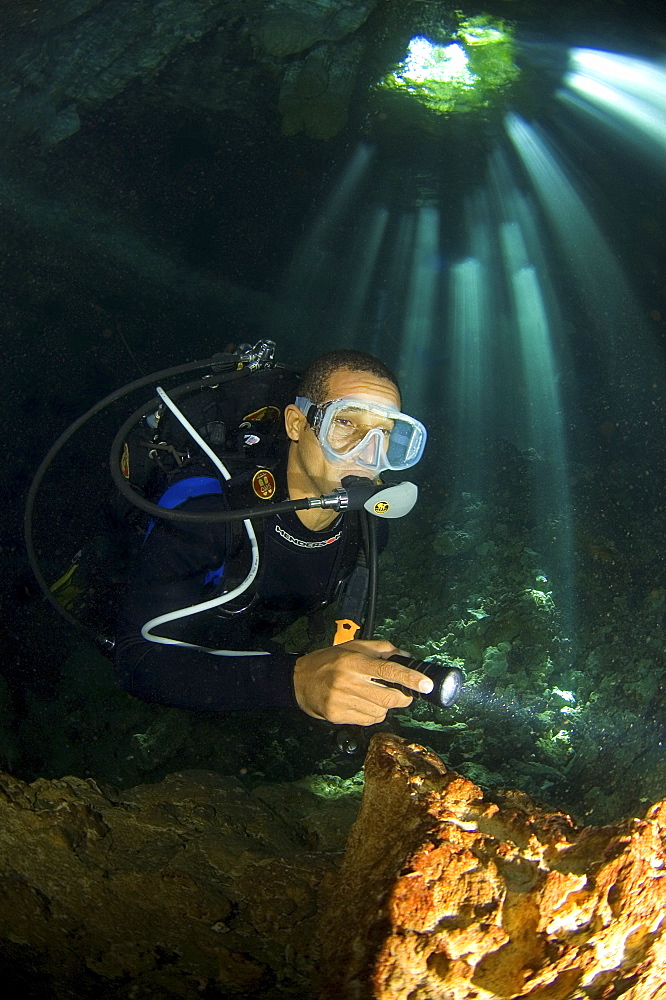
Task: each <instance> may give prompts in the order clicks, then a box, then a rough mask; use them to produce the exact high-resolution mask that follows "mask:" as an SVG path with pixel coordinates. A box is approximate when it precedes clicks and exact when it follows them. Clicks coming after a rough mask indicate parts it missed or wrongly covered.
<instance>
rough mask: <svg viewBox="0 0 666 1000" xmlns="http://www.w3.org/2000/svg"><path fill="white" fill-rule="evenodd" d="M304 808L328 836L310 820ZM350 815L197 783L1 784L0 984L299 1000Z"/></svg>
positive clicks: (286, 794) (214, 779) (191, 777)
mask: <svg viewBox="0 0 666 1000" xmlns="http://www.w3.org/2000/svg"><path fill="white" fill-rule="evenodd" d="M277 799H279V800H280V810H279V811H278V809H276V808H275V803H276V800H277ZM290 801H292V802H293V810H292V812H291V813H290V812H289V802H290ZM315 806H316V807H317V809H318V811H319V812H326V811H328V813H329V814H330V816H331V822H330V824H329V826H328V829H329V831H330V835H329V833H327V829H326V825H325V824H324V823H323V822H322V823H320V824H319V825H318V826H316V828H315V825H314V824H313V823H312V822H311V821H310V819H309V814H310V813H311V811H312V810H313V808H314V807H315ZM345 809H346V811H347V814H348V815H349V817H350V818H349V822H351V814H350V813H349V804H347V805H345V803H344V802H330V803H325V802H323V801H321V800H317V799H316V797H315V796H314V795H312V794H311V793H309V792H307V791H306V790H305V789H303V788H294V789H293V796H291V792H290V788H289V786H285V787H283V788H282V791H281V792H280V790H279V789H276V788H272V789H267V790H263V791H262V789H255V791H253V792H252V791H248V790H247V789H246V788H244V787H243V786H242V785H241V784H240V783H239V782H238V781H236V780H235V779H233V778H224V777H221V776H218V775H215V774H212V773H208V772H203V771H199V772H183V773H182V774H174V775H171V776H169V777H168V778H167V779H165V780H164V781H163V782H161V783H160V784H156V785H143V786H139V787H137V788H134V789H131V790H128V791H124V792H123V793H122V794H120V793H118V792H117V791H115V790H113V789H101V788H99V787H98V786H97V785H96V784H95V782H94V781H92V780H87V781H84V780H81V779H79V778H63V779H62V780H59V781H46V780H44V779H39V780H38V781H36V782H34V783H33V784H31V785H27V784H25V783H23V782H21V781H18V780H16V779H14V778H11V777H9V776H8V775H3V776H2V777H1V778H0V893H1V894H2V906H1V907H0V965H1V967H2V969H3V984H4V985H7V984H9V987H10V988H9V993H10V995H11V996H14V995H19V994H20V995H30V996H33V995H34V996H36V995H37V993H34V992H33V990H34V989H35V988H36V987H35V984H36V983H41V984H42V987H43V993H42V994H40V995H44V996H49V997H52V998H53V1000H60V998H61V997H62V998H63V1000H64V998H65V997H67V998H71V997H72V996H77V997H84V996H98V997H100V996H103V997H104V1000H111V998H116V997H117V998H121V997H122V998H124V997H128V998H129V997H130V996H131V997H133V998H137V997H146V998H147V997H151V998H154V997H156V996H157V997H160V998H168V997H172V996H173V997H181V998H190V997H192V998H195V997H197V998H200V997H201V995H202V991H204V992H205V991H206V990H207V989H208V988H209V987H210V988H211V989H212V990H213V992H214V993H215V995H216V996H218V995H224V996H236V995H241V996H248V995H251V996H253V997H254V996H256V997H263V996H266V997H268V996H271V997H272V996H274V995H275V994H274V993H273V992H272V990H274V989H275V984H276V983H277V982H279V983H280V987H281V989H284V990H285V991H286V992H287V993H289V995H291V996H292V997H297V996H307V995H308V993H309V984H310V982H311V980H312V964H313V952H312V950H311V949H312V947H313V940H314V921H315V915H316V910H317V892H318V886H319V883H320V881H321V878H322V875H323V874H324V873H325V872H326V871H330V870H331V869H332V863H333V861H332V859H333V858H334V857H335V854H336V852H338V851H339V849H341V847H342V845H343V842H344V834H345V833H346V830H347V829H348V828H349V822H347V823H346V824H345V823H344V820H342V821H341V815H342V813H344V812H345ZM341 810H342V813H341ZM300 817H303V821H302V822H301V820H300ZM335 831H340V832H339V834H337V835H336V832H335ZM28 986H30V989H28ZM3 992H4V990H3Z"/></svg>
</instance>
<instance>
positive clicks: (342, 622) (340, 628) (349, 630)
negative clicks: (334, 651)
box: [333, 618, 361, 646]
mask: <svg viewBox="0 0 666 1000" xmlns="http://www.w3.org/2000/svg"><path fill="white" fill-rule="evenodd" d="M335 624H336V629H335V638H334V639H333V645H334V646H339V645H340V643H341V642H349V641H350V640H351V639H355V638H356V633H357V632H358V630H359V629H360V627H361V626H360V625H357V624H356V622H353V621H352V620H351V618H339V619H338V620H337V621H336V623H335Z"/></svg>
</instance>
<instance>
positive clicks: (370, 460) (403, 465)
mask: <svg viewBox="0 0 666 1000" xmlns="http://www.w3.org/2000/svg"><path fill="white" fill-rule="evenodd" d="M296 406H297V407H298V408H299V410H300V411H301V412H302V413H303V414H305V416H306V417H307V421H308V423H309V425H310V427H312V429H313V431H314V432H315V434H316V435H317V439H318V441H319V444H320V445H321V448H322V451H323V452H324V454H325V456H326V458H327V459H328V460H329V461H331V462H345V464H347V463H349V462H353V463H354V464H355V465H358V466H360V467H361V468H363V469H368V470H369V471H370V472H372V473H374V474H375V475H379V473H380V472H385V471H386V470H387V469H394V470H396V471H397V470H399V469H409V468H411V466H412V465H416V463H417V462H418V461H419V459H420V458H421V456H422V454H423V449H424V448H425V443H426V438H427V437H428V432H427V431H426V429H425V427H424V426H423V424H422V423H421V422H420V421H419V420H415V419H414V417H410V416H408V415H407V414H406V413H401V412H400V410H399V409H398V408H397V407H396V406H386V405H384V404H383V403H373V402H371V401H369V400H367V399H358V398H356V397H355V396H343V397H342V398H341V399H331V400H329V401H328V402H327V403H322V404H321V406H317V405H316V404H315V403H313V402H312V401H311V400H310V399H306V397H305V396H298V397H297V399H296Z"/></svg>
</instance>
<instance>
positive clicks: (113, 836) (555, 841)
mask: <svg viewBox="0 0 666 1000" xmlns="http://www.w3.org/2000/svg"><path fill="white" fill-rule="evenodd" d="M365 772H366V781H365V788H364V793H363V800H362V805H361V809H360V813H359V814H358V818H357V819H356V822H355V824H354V825H353V827H352V823H353V820H354V819H355V817H356V815H357V811H358V798H357V794H358V792H357V787H356V786H357V782H355V781H351V782H347V783H345V782H341V781H340V779H332V778H326V777H325V776H318V777H317V778H316V779H309V780H307V779H306V780H303V781H301V782H291V783H288V784H280V785H277V784H276V785H264V786H259V787H255V788H249V787H247V786H245V785H243V784H242V783H241V782H240V781H239V780H237V779H236V778H233V777H224V776H222V775H218V774H214V773H211V772H205V771H188V772H182V773H179V774H173V775H170V776H169V777H167V778H165V779H164V781H162V782H160V783H158V784H154V785H140V786H138V787H136V788H133V789H129V790H124V791H122V792H119V791H117V790H115V789H112V788H110V787H100V786H98V785H97V783H96V782H95V781H93V780H91V779H87V780H83V779H80V778H72V777H69V778H63V779H60V780H55V781H47V780H45V779H39V780H37V781H35V782H33V783H32V784H26V783H24V782H22V781H19V780H17V779H15V778H12V777H10V776H9V775H1V776H0V889H1V891H2V899H3V905H2V907H0V963H1V965H2V969H3V985H4V986H5V992H8V993H9V995H10V996H19V995H20V996H49V997H51V998H52V1000H61V998H62V1000H65V998H68V1000H69V998H71V997H72V996H76V997H77V998H79V1000H81V998H85V997H88V996H90V997H96V998H99V997H101V998H103V1000H125V998H127V1000H129V998H130V997H131V998H132V1000H141V998H148V997H150V998H151V1000H154V998H155V997H158V998H160V1000H170V998H172V997H173V998H176V997H177V998H180V1000H183V998H185V1000H188V998H192V1000H194V998H200V997H201V996H202V995H206V996H211V997H221V996H224V997H253V998H255V1000H272V998H274V997H276V996H283V995H285V996H290V997H292V998H294V1000H299V998H300V1000H312V998H313V997H317V1000H324V998H331V1000H332V998H335V1000H352V998H353V1000H359V998H360V1000H362V998H373V1000H389V998H390V1000H425V998H426V997H427V998H442V1000H499V998H504V1000H508V998H513V1000H517V998H520V997H525V998H530V1000H537V998H538V1000H611V998H614V997H618V996H620V994H621V995H622V996H623V998H624V1000H659V998H662V997H663V995H664V994H663V984H664V981H665V980H666V933H665V930H666V854H665V851H664V837H665V836H666V803H660V804H658V805H655V806H653V807H652V809H651V810H650V811H649V812H648V814H647V816H646V817H645V819H643V820H638V819H627V820H625V821H623V822H621V823H619V824H617V825H615V826H607V827H587V828H579V827H577V826H576V825H575V824H574V823H573V821H572V820H571V819H570V818H569V817H568V816H566V815H564V814H562V813H553V812H549V811H548V810H547V809H545V808H543V807H542V806H539V805H537V804H535V803H534V802H533V801H531V800H530V799H528V798H527V797H526V796H524V795H522V794H521V793H517V792H508V793H506V794H504V795H502V796H498V797H497V799H496V801H490V800H489V799H488V798H485V797H484V796H483V794H482V792H481V790H480V789H479V787H478V786H476V785H474V784H473V783H472V782H471V781H469V780H468V779H467V778H464V777H462V776H461V775H459V774H456V773H455V772H453V771H448V770H447V769H446V767H445V766H444V765H443V763H442V762H441V760H440V759H439V758H438V757H437V756H435V755H434V754H433V753H432V752H430V751H428V750H426V749H424V748H423V747H420V746H418V745H416V744H410V743H407V742H406V741H405V740H403V739H401V738H400V737H397V736H394V735H392V734H389V733H380V734H377V735H375V736H374V738H373V740H372V741H371V744H370V749H369V752H368V756H367V759H366V765H365ZM350 827H351V833H349V836H348V837H347V834H348V831H349V829H350ZM345 839H347V847H346V853H345V855H344V859H343V858H342V852H343V848H344V843H345ZM318 924H319V932H317V925H318Z"/></svg>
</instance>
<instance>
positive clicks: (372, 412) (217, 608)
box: [115, 349, 433, 726]
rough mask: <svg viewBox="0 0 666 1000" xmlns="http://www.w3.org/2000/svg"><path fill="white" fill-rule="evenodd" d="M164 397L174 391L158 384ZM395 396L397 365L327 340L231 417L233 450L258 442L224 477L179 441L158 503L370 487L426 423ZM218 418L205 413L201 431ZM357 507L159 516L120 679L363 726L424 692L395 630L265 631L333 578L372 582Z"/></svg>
mask: <svg viewBox="0 0 666 1000" xmlns="http://www.w3.org/2000/svg"><path fill="white" fill-rule="evenodd" d="M292 399H293V396H292ZM163 401H164V402H165V403H167V404H168V402H169V400H168V397H166V394H164V397H163ZM400 405H401V404H400V390H399V387H398V383H397V381H396V378H395V376H394V375H393V374H392V373H391V371H390V370H389V369H388V368H387V367H386V366H385V365H384V364H383V363H382V362H381V361H379V360H378V359H377V358H375V357H373V356H372V355H370V354H366V353H365V352H362V351H356V350H346V349H345V350H334V351H329V352H328V353H326V354H323V355H321V356H319V357H318V358H316V359H315V360H314V361H313V362H312V363H311V364H310V365H309V367H308V368H307V369H306V371H305V372H304V373H303V375H302V377H301V379H300V382H299V383H298V388H297V395H296V399H295V402H290V403H288V405H286V406H285V407H284V412H283V413H279V412H278V411H275V410H274V408H273V407H271V408H269V409H270V410H273V411H274V412H272V413H270V414H269V415H268V417H267V415H266V413H265V412H264V410H262V411H260V414H261V415H260V419H256V416H257V415H256V414H251V415H250V416H248V417H246V418H245V420H244V421H243V422H242V424H241V433H242V434H243V450H244V452H245V453H246V454H250V455H251V456H252V457H253V458H254V455H255V453H254V452H253V448H255V449H257V451H256V456H257V457H258V456H259V455H261V460H260V461H259V462H258V463H254V464H253V466H252V468H251V469H249V470H247V469H246V470H244V471H243V470H241V471H240V472H239V473H237V474H236V475H231V476H230V477H228V476H225V477H224V478H225V480H226V481H223V482H222V483H221V482H220V477H219V476H215V475H211V465H210V462H207V461H206V457H205V455H203V454H200V455H199V458H194V459H192V458H191V456H190V455H188V459H189V461H188V462H185V463H184V464H183V465H182V467H180V468H176V469H175V471H174V472H172V473H171V474H170V475H169V485H168V488H167V489H166V490H164V491H163V493H162V494H161V496H160V498H159V500H158V501H157V503H158V505H159V506H160V507H168V508H171V509H172V510H173V511H179V512H181V513H183V514H199V515H202V514H203V515H209V516H210V515H215V514H216V512H224V511H225V510H226V511H228V510H229V509H236V508H238V507H241V508H242V507H244V506H245V507H247V505H248V502H250V503H251V502H254V503H257V501H258V500H259V501H263V502H264V503H267V504H269V505H270V504H274V505H278V506H279V505H280V504H281V503H282V502H283V501H285V500H291V501H295V500H301V499H302V498H308V497H320V496H321V495H329V496H331V495H333V496H335V495H336V494H341V493H343V492H344V491H343V490H342V488H341V487H342V484H343V480H345V482H347V479H346V477H353V479H352V480H349V482H354V483H356V484H363V483H364V484H365V485H366V487H372V489H371V490H370V493H372V492H374V491H376V489H377V487H376V485H374V486H373V483H375V484H376V483H377V482H378V480H377V477H379V476H380V474H381V473H382V472H385V471H387V470H389V469H395V470H403V469H407V468H410V467H411V466H413V465H414V464H416V462H418V461H419V459H420V458H421V455H422V454H423V448H424V446H425V441H426V431H425V428H424V427H423V425H422V424H421V423H420V422H419V421H418V420H415V419H414V418H412V417H410V416H408V415H407V414H404V413H402V412H401V410H400ZM264 409H265V408H264ZM163 412H164V407H162V408H161V409H160V411H159V412H158V413H156V414H155V415H154V422H157V421H158V420H159V419H161V418H162V414H163ZM181 416H182V415H181ZM251 417H255V419H254V420H252V419H250V418H251ZM149 419H150V418H149ZM179 419H180V417H179ZM182 422H183V421H182V420H181V423H182ZM214 424H215V422H214V421H212V422H209V423H208V424H207V425H206V429H207V433H206V436H207V437H208V438H209V440H210V439H211V438H212V437H214V436H215V427H214ZM201 440H202V443H203V439H201ZM266 440H268V441H269V442H270V447H267V446H266ZM126 447H127V446H125V448H126ZM262 447H263V453H262V450H261V449H262ZM267 455H270V457H271V458H272V459H273V460H272V461H267V460H266V456H267ZM125 457H127V452H126V451H125ZM209 457H211V458H212V457H213V456H212V455H211V456H209ZM121 465H122V460H121ZM402 485H404V486H410V487H412V489H413V490H414V491H416V488H415V487H414V486H413V484H402ZM366 492H367V490H366ZM282 506H283V507H284V506H285V504H284V503H282ZM382 506H384V507H386V508H388V506H389V504H387V503H384V502H383V501H381V500H380V501H379V502H378V503H377V504H375V507H376V508H377V511H379V509H380V508H381V507H382ZM377 511H376V512H377ZM173 516H175V515H173ZM364 518H365V520H366V521H372V520H373V518H371V517H370V518H368V517H367V516H366V515H365V512H364V511H354V510H347V511H344V510H340V509H335V508H333V509H331V508H329V507H327V506H317V507H310V508H308V509H301V510H287V511H284V512H279V513H274V514H273V513H270V514H269V516H264V517H262V518H261V520H259V521H254V522H251V521H250V520H245V521H244V522H243V527H242V528H241V527H240V522H239V521H238V520H237V521H235V522H230V521H219V522H216V521H212V520H208V521H202V520H201V519H196V518H192V520H191V521H174V520H166V519H163V518H162V517H159V518H155V519H154V520H153V521H152V522H151V523H150V525H149V527H148V529H147V532H146V535H145V539H144V541H143V543H142V545H141V548H140V551H139V554H138V558H137V560H136V567H135V571H134V573H133V574H132V578H131V580H130V582H129V584H128V586H127V589H126V592H125V596H124V599H123V601H122V607H121V610H120V616H119V621H118V626H117V630H116V643H115V669H116V676H117V679H118V682H119V683H120V685H121V686H122V687H123V688H124V689H125V690H126V691H128V692H129V693H131V694H133V695H135V696H137V697H139V698H142V699H144V700H146V701H151V702H159V703H161V704H164V705H171V706H177V707H180V708H186V709H193V710H206V711H213V712H226V711H238V710H249V709H256V708H268V707H299V708H300V709H302V711H303V712H305V713H306V714H308V715H310V716H312V717H314V718H316V719H325V720H327V721H329V722H331V723H335V724H347V725H349V724H351V725H363V726H369V725H373V724H375V723H378V722H381V721H382V720H383V719H384V718H385V716H386V713H387V711H388V710H389V709H392V708H403V707H405V706H407V705H409V704H410V703H411V700H412V696H413V695H418V694H419V692H421V693H424V694H427V693H428V692H429V691H431V690H432V687H433V681H432V680H431V679H430V678H429V677H428V676H427V675H426V674H425V673H422V672H420V671H419V670H415V669H411V668H410V667H409V666H407V665H406V663H407V662H410V661H409V659H408V658H407V659H405V658H404V654H401V651H400V650H398V649H397V648H396V647H395V646H394V645H393V644H392V643H390V642H387V641H384V640H374V639H371V638H362V639H356V638H353V636H354V635H355V634H356V631H357V628H358V626H357V624H356V623H355V622H354V621H353V620H352V619H350V620H348V621H346V622H344V623H343V624H342V625H341V626H340V628H341V630H342V631H341V633H340V635H339V636H338V641H337V642H336V643H335V644H333V645H331V646H329V647H327V648H323V649H317V650H315V651H314V652H310V653H301V654H299V653H290V652H285V650H284V648H283V647H281V646H280V645H278V643H276V642H273V637H274V636H276V635H277V634H278V633H280V632H282V631H283V630H284V629H285V628H286V627H287V626H288V625H290V624H291V623H293V622H294V621H295V620H296V619H297V618H300V617H302V616H310V615H312V614H313V613H314V612H316V611H318V610H319V609H321V608H323V607H325V606H326V605H328V604H329V603H330V602H331V601H333V600H334V599H335V598H337V597H339V595H340V591H341V589H342V592H343V600H344V593H345V587H346V588H347V592H348V597H353V593H351V594H350V593H349V591H350V587H351V591H353V590H354V589H355V586H356V589H359V588H358V580H359V579H360V580H361V586H360V590H361V591H364V593H363V594H362V595H361V598H360V603H362V602H363V600H365V599H366V598H367V576H368V568H367V562H368V560H367V555H366V554H365V552H364ZM253 523H254V525H255V527H256V534H255V528H254V527H253ZM382 523H383V522H382ZM380 545H381V542H380ZM354 580H356V584H353V581H354ZM357 603H358V601H357ZM355 617H358V615H356V616H355ZM345 628H346V629H347V630H348V631H346V632H345V631H344V629H345ZM393 656H397V657H399V659H398V660H392V659H389V657H393ZM414 662H418V661H414Z"/></svg>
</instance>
